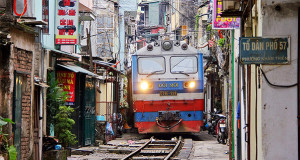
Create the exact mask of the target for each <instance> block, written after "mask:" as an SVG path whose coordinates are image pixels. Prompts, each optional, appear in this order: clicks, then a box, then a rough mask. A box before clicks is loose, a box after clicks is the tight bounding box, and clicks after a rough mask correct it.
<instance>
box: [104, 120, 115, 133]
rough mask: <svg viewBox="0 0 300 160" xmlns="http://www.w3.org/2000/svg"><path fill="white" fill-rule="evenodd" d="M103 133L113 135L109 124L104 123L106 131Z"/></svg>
mask: <svg viewBox="0 0 300 160" xmlns="http://www.w3.org/2000/svg"><path fill="white" fill-rule="evenodd" d="M105 132H106V134H107V135H114V131H113V129H112V127H111V124H110V123H109V122H107V123H106V131H105Z"/></svg>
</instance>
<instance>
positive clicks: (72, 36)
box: [55, 0, 79, 44]
mask: <svg viewBox="0 0 300 160" xmlns="http://www.w3.org/2000/svg"><path fill="white" fill-rule="evenodd" d="M78 3H79V2H78V0H56V26H55V34H56V37H55V44H77V38H78V5H79V4H78Z"/></svg>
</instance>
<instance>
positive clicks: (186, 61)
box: [170, 56, 198, 73]
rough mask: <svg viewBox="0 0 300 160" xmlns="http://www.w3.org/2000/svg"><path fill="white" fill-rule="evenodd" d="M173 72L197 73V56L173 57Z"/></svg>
mask: <svg viewBox="0 0 300 160" xmlns="http://www.w3.org/2000/svg"><path fill="white" fill-rule="evenodd" d="M170 64H171V73H196V72H197V67H198V65H197V57H195V56H190V57H183V56H182V57H171V59H170Z"/></svg>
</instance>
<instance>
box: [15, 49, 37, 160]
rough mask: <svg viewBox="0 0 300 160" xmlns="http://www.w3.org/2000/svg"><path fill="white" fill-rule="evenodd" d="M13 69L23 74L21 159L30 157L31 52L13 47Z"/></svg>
mask: <svg viewBox="0 0 300 160" xmlns="http://www.w3.org/2000/svg"><path fill="white" fill-rule="evenodd" d="M13 51H14V60H13V61H14V69H15V70H16V71H17V72H19V73H21V74H22V75H23V84H22V87H23V92H22V131H21V159H22V160H23V159H24V160H25V159H30V156H31V152H30V134H31V133H30V129H31V126H32V125H33V123H32V122H31V109H32V107H31V101H32V100H31V86H32V84H31V71H32V52H30V51H25V50H22V49H19V48H16V47H15V48H14V49H13Z"/></svg>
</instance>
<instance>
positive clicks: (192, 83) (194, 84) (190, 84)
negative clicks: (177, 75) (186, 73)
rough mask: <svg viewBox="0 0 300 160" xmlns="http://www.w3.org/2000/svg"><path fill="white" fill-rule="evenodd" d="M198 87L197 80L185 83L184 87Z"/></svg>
mask: <svg viewBox="0 0 300 160" xmlns="http://www.w3.org/2000/svg"><path fill="white" fill-rule="evenodd" d="M195 87H196V82H195V81H188V82H185V83H184V88H191V89H192V88H195Z"/></svg>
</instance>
